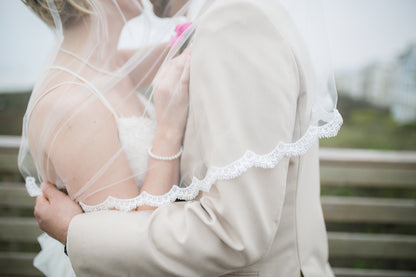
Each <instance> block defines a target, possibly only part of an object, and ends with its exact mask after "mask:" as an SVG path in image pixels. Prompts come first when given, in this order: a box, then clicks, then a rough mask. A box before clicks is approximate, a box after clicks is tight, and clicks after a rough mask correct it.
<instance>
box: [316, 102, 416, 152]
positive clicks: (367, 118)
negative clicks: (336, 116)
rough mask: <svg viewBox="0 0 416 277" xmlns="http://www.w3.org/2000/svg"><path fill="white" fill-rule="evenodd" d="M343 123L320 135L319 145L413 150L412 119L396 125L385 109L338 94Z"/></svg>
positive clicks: (415, 134)
mask: <svg viewBox="0 0 416 277" xmlns="http://www.w3.org/2000/svg"><path fill="white" fill-rule="evenodd" d="M338 109H339V111H340V113H341V114H342V116H343V118H344V125H343V126H342V127H341V130H340V132H339V134H338V136H337V137H335V138H330V139H323V140H321V141H320V145H321V147H339V148H364V149H380V150H413V151H416V123H414V124H407V125H400V124H398V123H396V122H395V121H394V120H393V118H392V117H391V115H390V112H389V111H388V110H385V109H380V108H376V107H373V106H371V105H370V104H368V103H365V102H358V101H354V100H351V99H349V98H346V97H340V99H339V101H338Z"/></svg>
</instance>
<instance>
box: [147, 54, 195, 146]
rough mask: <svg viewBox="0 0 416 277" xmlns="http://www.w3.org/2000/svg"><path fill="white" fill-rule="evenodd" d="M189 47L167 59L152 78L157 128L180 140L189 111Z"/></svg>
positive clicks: (160, 131)
mask: <svg viewBox="0 0 416 277" xmlns="http://www.w3.org/2000/svg"><path fill="white" fill-rule="evenodd" d="M190 59H191V57H190V49H189V48H188V49H186V50H185V51H184V52H183V53H182V54H181V55H179V56H178V57H176V58H174V59H172V60H170V61H168V62H167V63H166V65H164V66H163V67H162V68H161V71H160V73H159V74H158V76H157V77H156V78H155V80H154V81H153V90H154V96H153V100H154V104H155V109H156V120H157V132H158V133H164V134H165V135H166V136H167V137H169V138H171V139H176V140H179V141H180V140H182V136H183V132H184V129H185V124H186V119H187V115H188V102H189V75H190Z"/></svg>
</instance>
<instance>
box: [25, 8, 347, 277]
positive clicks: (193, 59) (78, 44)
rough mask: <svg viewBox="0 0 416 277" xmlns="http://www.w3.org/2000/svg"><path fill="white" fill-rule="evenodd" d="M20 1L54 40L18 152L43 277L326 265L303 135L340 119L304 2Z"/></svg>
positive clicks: (302, 271) (311, 147) (301, 270)
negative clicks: (128, 40)
mask: <svg viewBox="0 0 416 277" xmlns="http://www.w3.org/2000/svg"><path fill="white" fill-rule="evenodd" d="M149 1H150V2H149ZM23 2H24V3H25V4H26V5H27V6H29V7H30V8H31V9H32V10H33V11H34V12H35V14H36V15H37V16H39V17H40V18H41V19H42V20H43V21H44V22H45V23H46V24H48V25H49V27H50V28H51V29H52V30H54V31H55V33H56V35H57V44H56V47H55V48H54V51H52V52H51V56H50V61H49V64H48V65H47V66H46V67H45V70H44V72H43V74H42V77H41V78H40V79H39V81H38V82H37V84H36V86H35V88H34V90H33V92H32V95H31V99H30V101H29V104H28V108H27V111H26V114H25V118H24V123H23V124H24V125H23V134H22V145H21V148H20V152H19V168H20V170H21V172H22V174H23V175H24V177H25V179H26V187H27V189H28V192H29V194H31V195H32V196H37V199H36V205H35V208H34V214H35V217H36V219H37V220H38V223H39V226H40V228H41V229H42V230H43V231H45V232H46V233H47V234H48V235H49V236H48V235H46V234H45V235H43V236H42V238H40V243H41V246H42V251H41V252H40V253H39V255H38V256H37V257H36V258H35V262H34V263H35V266H36V267H38V268H39V269H40V270H41V271H42V272H43V273H44V274H45V275H47V276H75V275H77V276H223V275H224V276H285V277H286V276H305V277H314V276H316V277H318V276H319V277H329V276H333V272H332V270H331V268H330V265H329V264H328V244H327V235H326V230H325V223H324V220H323V215H322V208H321V204H320V182H319V160H318V149H319V146H318V145H319V143H318V139H319V138H321V137H331V136H335V135H336V134H337V132H338V130H339V128H340V126H341V124H342V118H341V116H340V115H339V113H338V111H337V110H336V90H335V86H333V85H332V82H333V77H332V74H331V73H330V72H329V71H325V70H327V68H325V69H324V70H321V71H320V67H321V66H322V65H323V64H324V63H323V62H322V60H323V59H322V58H320V59H316V57H325V55H326V54H327V53H324V54H325V55H324V56H322V55H321V56H319V54H314V53H315V52H314V50H313V49H311V48H313V47H310V45H311V44H309V43H308V39H307V36H304V34H305V33H302V30H303V28H302V24H299V23H300V21H302V20H300V21H299V22H298V21H297V20H296V18H299V17H296V16H295V14H296V12H297V11H299V10H298V8H299V7H306V6H307V5H306V2H307V1H306V2H305V1H304V0H292V1H288V0H287V1H286V0H23ZM157 17H158V18H157ZM310 18H316V16H315V15H314V14H311V16H310ZM132 19H133V20H137V21H136V22H137V24H136V25H135V26H136V27H135V28H125V27H126V25H128V23H129V22H130V20H132ZM304 19H305V18H304ZM156 22H157V24H156ZM181 22H182V23H183V22H192V23H187V24H185V25H183V24H182V25H178V24H179V23H181ZM306 23H307V24H306V25H310V24H311V22H307V20H306ZM156 25H157V26H156ZM175 25H178V26H177V27H176V31H177V37H175V39H174V40H172V41H171V43H169V41H167V40H168V37H169V36H170V35H172V31H173V28H174V26H175ZM303 26H305V24H304V25H303ZM318 26H319V25H318ZM122 35H128V36H131V37H132V38H135V40H136V41H137V42H138V46H137V47H130V48H129V49H121V48H120V47H119V40H120V37H121V36H122ZM319 43H321V44H322V41H320V42H319ZM315 49H319V50H320V51H321V54H322V52H325V51H324V50H323V48H322V47H317V48H315ZM318 60H319V62H317V61H318ZM322 73H323V74H322ZM38 183H41V185H40V188H39V187H38V185H37V184H38ZM58 241H59V242H60V243H59V242H58ZM64 252H65V253H64Z"/></svg>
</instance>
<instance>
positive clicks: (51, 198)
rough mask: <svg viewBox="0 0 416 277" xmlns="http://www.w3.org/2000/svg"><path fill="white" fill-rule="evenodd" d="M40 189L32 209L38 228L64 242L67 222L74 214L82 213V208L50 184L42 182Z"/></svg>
mask: <svg viewBox="0 0 416 277" xmlns="http://www.w3.org/2000/svg"><path fill="white" fill-rule="evenodd" d="M41 189H42V192H43V195H40V196H38V197H37V198H36V205H35V209H34V215H35V217H36V220H37V221H38V224H39V228H40V229H42V230H43V231H45V232H46V233H48V235H50V236H51V237H53V238H55V239H56V240H58V241H60V242H61V243H62V244H65V243H66V237H67V233H68V227H69V223H70V222H71V220H72V218H73V217H74V216H76V215H78V214H81V213H82V209H81V207H80V206H79V205H78V204H77V203H75V202H74V201H73V200H72V199H71V198H70V197H69V196H68V195H66V194H65V193H63V192H61V191H59V190H58V189H57V188H56V187H55V186H54V185H52V184H49V183H42V184H41Z"/></svg>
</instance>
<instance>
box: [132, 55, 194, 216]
mask: <svg viewBox="0 0 416 277" xmlns="http://www.w3.org/2000/svg"><path fill="white" fill-rule="evenodd" d="M189 54H190V50H189V49H188V50H185V51H184V53H183V54H181V55H180V56H179V57H177V58H175V59H173V60H170V61H169V62H168V63H167V64H166V65H165V66H164V67H163V68H162V70H161V72H160V74H159V76H158V77H157V78H156V79H155V80H154V81H153V88H154V104H155V110H156V120H157V129H156V133H155V137H154V140H153V144H152V148H151V151H152V153H153V154H155V155H156V156H162V157H171V156H174V155H175V154H176V153H178V152H179V151H180V148H181V144H182V138H183V133H184V128H185V123H186V118H187V114H188V98H189V95H188V91H189V75H190V56H189ZM179 166H180V163H179V158H177V159H173V160H159V159H156V158H154V157H149V162H148V169H147V173H146V179H145V180H144V184H143V186H142V189H141V192H142V191H146V192H148V193H150V194H153V195H162V194H164V193H167V192H168V191H169V190H170V188H171V187H172V185H173V184H177V182H178V180H179ZM144 209H154V208H153V207H148V206H142V207H139V208H138V210H144Z"/></svg>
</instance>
